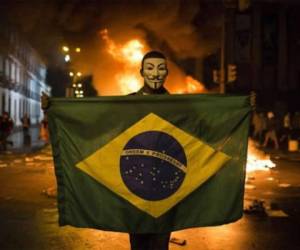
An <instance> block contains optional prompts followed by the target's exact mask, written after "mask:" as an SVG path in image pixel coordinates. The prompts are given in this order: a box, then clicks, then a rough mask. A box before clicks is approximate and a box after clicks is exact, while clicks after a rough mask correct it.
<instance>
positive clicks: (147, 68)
mask: <svg viewBox="0 0 300 250" xmlns="http://www.w3.org/2000/svg"><path fill="white" fill-rule="evenodd" d="M141 74H142V76H143V77H144V81H145V83H146V84H147V85H148V86H149V87H150V88H152V89H159V88H160V87H162V86H163V84H164V82H165V80H166V77H167V75H168V67H167V61H166V60H165V59H163V58H151V57H150V58H146V59H145V60H144V62H143V68H142V70H141Z"/></svg>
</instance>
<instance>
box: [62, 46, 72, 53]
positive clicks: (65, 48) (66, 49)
mask: <svg viewBox="0 0 300 250" xmlns="http://www.w3.org/2000/svg"><path fill="white" fill-rule="evenodd" d="M62 50H63V51H64V52H69V50H70V49H69V47H68V46H62Z"/></svg>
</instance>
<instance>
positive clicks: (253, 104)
mask: <svg viewBox="0 0 300 250" xmlns="http://www.w3.org/2000/svg"><path fill="white" fill-rule="evenodd" d="M250 105H251V108H252V110H255V109H256V93H255V91H251V92H250Z"/></svg>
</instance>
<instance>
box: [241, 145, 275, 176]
mask: <svg viewBox="0 0 300 250" xmlns="http://www.w3.org/2000/svg"><path fill="white" fill-rule="evenodd" d="M275 166H276V165H275V163H274V162H272V161H271V160H270V155H268V154H266V153H265V152H263V151H261V150H259V149H258V148H257V147H256V146H255V142H254V141H253V140H251V139H249V141H248V158H247V167H246V169H247V173H251V172H253V171H257V170H262V171H269V170H270V169H271V168H274V167H275Z"/></svg>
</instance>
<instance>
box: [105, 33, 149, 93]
mask: <svg viewBox="0 0 300 250" xmlns="http://www.w3.org/2000/svg"><path fill="white" fill-rule="evenodd" d="M100 35H101V38H102V39H103V40H104V41H105V42H106V47H107V52H108V53H109V54H110V55H111V56H112V57H113V58H114V59H115V60H116V61H118V62H120V63H122V66H123V67H122V69H120V72H119V73H118V74H117V75H116V76H115V79H116V81H117V85H118V87H119V91H121V93H122V94H128V93H131V92H134V91H137V90H138V89H139V88H140V87H141V86H142V78H141V77H140V76H139V74H138V72H139V68H138V67H139V65H140V63H141V60H142V58H143V55H144V53H145V45H144V44H143V43H142V42H141V41H140V40H138V39H131V40H129V41H127V42H126V43H125V44H123V45H119V44H116V43H115V42H114V41H113V40H112V39H111V38H110V37H109V35H108V30H107V29H104V30H102V31H101V32H100Z"/></svg>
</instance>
